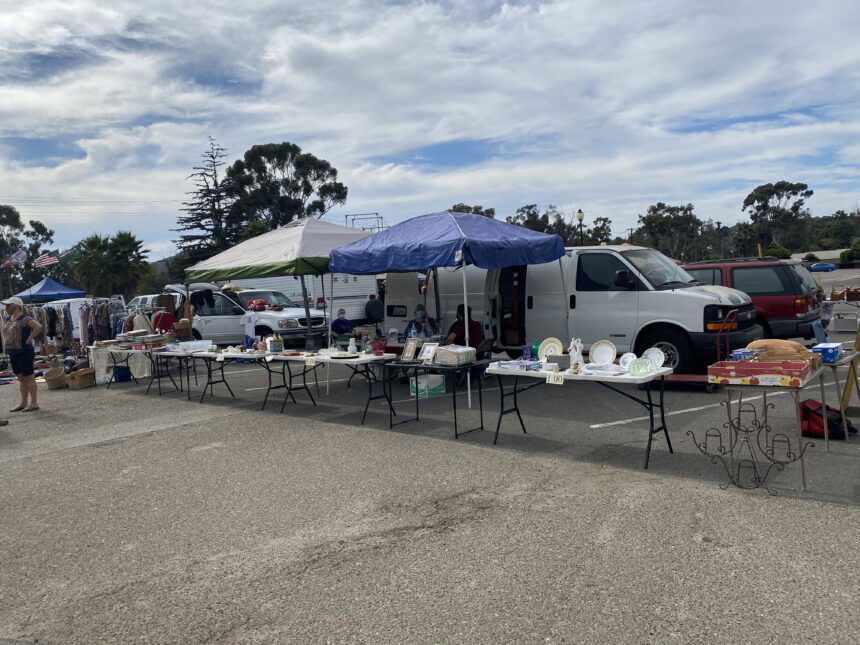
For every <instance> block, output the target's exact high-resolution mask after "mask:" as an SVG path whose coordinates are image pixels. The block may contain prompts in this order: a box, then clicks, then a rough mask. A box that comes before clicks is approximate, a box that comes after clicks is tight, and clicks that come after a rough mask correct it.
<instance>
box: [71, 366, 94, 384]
mask: <svg viewBox="0 0 860 645" xmlns="http://www.w3.org/2000/svg"><path fill="white" fill-rule="evenodd" d="M68 382H69V389H70V390H84V389H86V388H88V387H93V386H94V385H95V384H96V371H95V370H94V369H93V368H92V367H87V368H85V369H82V370H78V371H77V372H72V373H71V374H69V376H68Z"/></svg>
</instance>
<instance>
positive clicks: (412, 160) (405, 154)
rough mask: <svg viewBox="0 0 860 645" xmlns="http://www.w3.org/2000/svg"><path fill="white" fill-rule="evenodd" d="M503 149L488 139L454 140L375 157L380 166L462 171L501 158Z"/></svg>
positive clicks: (496, 142)
mask: <svg viewBox="0 0 860 645" xmlns="http://www.w3.org/2000/svg"><path fill="white" fill-rule="evenodd" d="M505 154H506V152H505V151H504V150H503V145H502V144H501V143H500V142H498V141H492V140H490V139H456V140H453V141H442V142H441V143H433V144H430V145H429V146H420V147H418V148H410V149H408V150H403V151H401V152H398V153H396V154H391V155H384V156H382V157H375V158H373V161H376V162H379V163H395V164H411V165H420V166H424V167H427V168H429V169H440V170H441V169H446V168H463V167H465V166H472V165H475V164H478V163H481V162H484V161H487V160H489V159H492V158H494V157H499V156H504V155H505Z"/></svg>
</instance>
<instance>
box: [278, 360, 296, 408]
mask: <svg viewBox="0 0 860 645" xmlns="http://www.w3.org/2000/svg"><path fill="white" fill-rule="evenodd" d="M283 376H284V378H285V379H288V381H289V383H288V384H287V393H286V394H285V395H284V402H283V403H281V414H283V412H284V408H285V407H287V401H289V400H290V399H292V400H293V403H295V402H296V397H295V396H294V395H293V368H292V366H291V365H290V363H289V362H288V361H284V373H283Z"/></svg>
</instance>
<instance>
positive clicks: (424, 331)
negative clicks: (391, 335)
mask: <svg viewBox="0 0 860 645" xmlns="http://www.w3.org/2000/svg"><path fill="white" fill-rule="evenodd" d="M413 329H414V330H415V335H416V336H432V335H433V334H436V333H438V331H439V329H438V327H437V326H436V320H435V319H433V318H430V317H429V316H428V315H427V310H426V309H425V308H424V305H421V304H418V305H415V317H414V318H413V319H412V320H410V321H409V324H408V325H406V331H405V332H404V333H405V334H406V337H407V338H409V336H410V335H411V334H410V332H411V331H412V330H413Z"/></svg>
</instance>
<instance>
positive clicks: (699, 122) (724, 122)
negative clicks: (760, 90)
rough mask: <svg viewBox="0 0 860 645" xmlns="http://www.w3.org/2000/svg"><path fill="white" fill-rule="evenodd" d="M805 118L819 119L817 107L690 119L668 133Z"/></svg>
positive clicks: (710, 129)
mask: <svg viewBox="0 0 860 645" xmlns="http://www.w3.org/2000/svg"><path fill="white" fill-rule="evenodd" d="M798 116H805V117H813V118H816V119H817V118H819V117H820V114H819V108H818V107H817V106H807V107H804V108H798V109H796V110H791V111H788V112H771V113H763V114H745V115H742V116H734V117H726V118H722V119H690V120H689V121H687V123H685V124H684V125H679V126H676V127H673V128H669V132H674V133H679V134H687V133H694V132H717V131H719V130H725V129H727V128H731V127H734V126H736V125H744V124H747V123H767V122H773V123H785V122H786V121H789V120H791V118H792V117H798Z"/></svg>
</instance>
